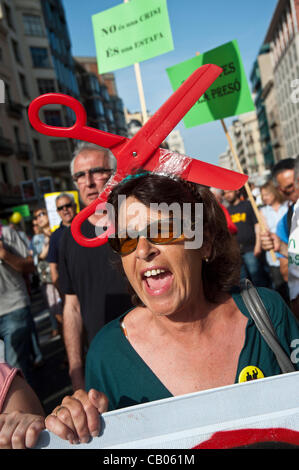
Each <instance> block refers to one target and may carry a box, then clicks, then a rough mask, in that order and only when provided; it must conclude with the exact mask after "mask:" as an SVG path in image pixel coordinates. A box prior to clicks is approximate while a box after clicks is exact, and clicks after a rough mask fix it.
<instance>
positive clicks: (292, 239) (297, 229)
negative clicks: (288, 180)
mask: <svg viewBox="0 0 299 470" xmlns="http://www.w3.org/2000/svg"><path fill="white" fill-rule="evenodd" d="M288 255H289V263H288V264H289V266H288V270H289V273H288V285H289V291H290V299H291V300H294V299H296V297H298V295H299V199H298V201H297V202H296V204H295V206H294V212H293V216H292V224H291V230H290V236H289V248H288Z"/></svg>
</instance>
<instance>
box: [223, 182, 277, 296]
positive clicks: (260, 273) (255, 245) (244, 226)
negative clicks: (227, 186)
mask: <svg viewBox="0 0 299 470" xmlns="http://www.w3.org/2000/svg"><path fill="white" fill-rule="evenodd" d="M224 198H225V200H226V201H227V202H228V203H229V205H228V207H227V210H228V212H229V214H230V216H231V219H232V222H233V223H234V224H235V225H236V227H237V230H238V231H237V234H236V237H237V242H238V244H239V247H240V253H241V257H242V266H241V279H244V278H246V277H249V278H250V279H251V281H252V282H253V284H254V285H255V286H257V287H267V286H268V285H269V279H268V277H267V275H266V273H265V270H264V268H263V264H262V263H261V261H260V259H259V256H260V255H261V244H260V236H259V224H258V221H257V218H256V216H255V213H254V211H253V209H252V207H251V204H250V202H249V201H246V200H245V201H241V199H240V195H239V192H238V191H224Z"/></svg>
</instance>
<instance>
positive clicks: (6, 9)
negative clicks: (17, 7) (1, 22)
mask: <svg viewBox="0 0 299 470" xmlns="http://www.w3.org/2000/svg"><path fill="white" fill-rule="evenodd" d="M4 10H5V16H6V21H7V24H8V26H9V27H10V28H12V29H14V25H13V22H12V18H11V10H10V7H9V6H8V5H6V4H5V3H4Z"/></svg>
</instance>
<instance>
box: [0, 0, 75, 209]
mask: <svg viewBox="0 0 299 470" xmlns="http://www.w3.org/2000/svg"><path fill="white" fill-rule="evenodd" d="M0 8H1V10H0V12H1V14H0V18H1V19H0V27H1V31H2V35H1V46H0V47H1V50H2V60H1V61H0V79H2V80H4V82H5V89H6V103H5V106H3V105H0V113H1V121H0V128H1V131H0V132H1V133H2V138H5V139H7V140H8V141H9V142H6V145H7V144H8V143H9V145H11V149H12V150H13V152H12V150H3V149H2V150H1V147H0V166H1V174H0V179H1V182H2V191H1V188H0V191H1V194H2V199H3V198H5V199H6V201H7V205H9V204H10V200H9V199H8V195H9V196H10V195H11V193H13V194H17V195H18V198H19V199H20V200H19V201H18V202H20V201H24V200H26V202H31V203H34V202H36V201H37V200H38V198H42V196H43V193H44V192H49V191H53V190H61V189H62V190H64V189H68V188H71V187H72V183H71V179H70V175H69V167H68V166H69V161H70V158H71V153H72V147H73V143H72V142H71V141H69V140H68V139H59V138H54V137H47V136H44V135H42V134H40V133H38V132H36V131H35V130H34V129H33V128H32V127H31V125H30V123H29V120H28V117H27V109H28V106H29V104H30V102H31V101H32V100H33V99H34V98H36V97H37V96H39V95H41V94H43V93H47V92H60V91H62V92H65V93H67V94H72V95H73V96H75V97H78V96H79V91H78V86H77V83H76V77H75V74H74V71H73V65H72V55H71V51H70V41H69V38H68V32H67V27H66V21H65V17H64V11H63V8H62V5H61V2H60V0H47V2H40V0H0ZM43 8H44V9H43ZM46 10H47V11H46ZM48 10H49V11H48ZM51 12H52V16H51ZM46 14H47V15H49V17H48V16H45V15H46ZM57 17H58V18H59V20H60V23H59V22H58V20H57ZM53 18H55V22H53ZM54 30H55V32H54ZM54 43H55V44H56V47H57V44H60V46H61V47H62V44H63V45H64V48H65V49H64V50H63V51H61V52H60V54H58V52H57V51H55V50H54ZM58 56H59V57H58ZM59 58H60V62H61V63H62V61H63V62H64V66H63V67H62V66H61V63H59ZM59 70H60V72H59ZM70 82H71V85H69V83H70ZM71 113H72V112H71V110H70V109H69V108H66V107H62V106H60V105H50V106H47V107H45V108H44V109H43V110H42V111H41V113H40V116H41V119H42V120H43V121H44V122H45V123H47V124H49V125H54V126H61V125H62V126H68V125H70V124H71V123H72V122H73V116H72V114H71ZM8 153H9V154H8ZM7 157H8V158H7ZM3 184H4V185H5V186H3ZM3 189H5V191H4V190H3ZM4 193H5V195H4Z"/></svg>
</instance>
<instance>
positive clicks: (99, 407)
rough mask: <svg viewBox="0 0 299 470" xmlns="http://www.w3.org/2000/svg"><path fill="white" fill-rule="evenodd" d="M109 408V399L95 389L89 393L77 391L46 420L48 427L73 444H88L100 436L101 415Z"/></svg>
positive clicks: (64, 400) (63, 401) (66, 398)
mask: <svg viewBox="0 0 299 470" xmlns="http://www.w3.org/2000/svg"><path fill="white" fill-rule="evenodd" d="M107 408H108V399H107V397H106V395H104V394H103V393H100V392H98V391H96V390H94V389H92V390H90V391H89V393H86V392H85V391H84V390H77V391H76V392H75V393H74V394H73V395H72V396H67V397H65V398H64V399H63V400H62V403H61V406H58V407H57V408H55V410H54V411H53V413H52V414H51V415H50V416H48V417H47V418H46V427H47V429H48V430H49V431H51V432H53V433H55V434H56V435H58V436H59V437H61V438H62V439H67V440H68V441H69V442H71V443H75V442H76V443H78V442H82V443H86V442H88V441H89V439H90V437H91V436H93V437H95V436H98V435H99V432H100V416H99V413H103V412H104V411H107Z"/></svg>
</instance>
